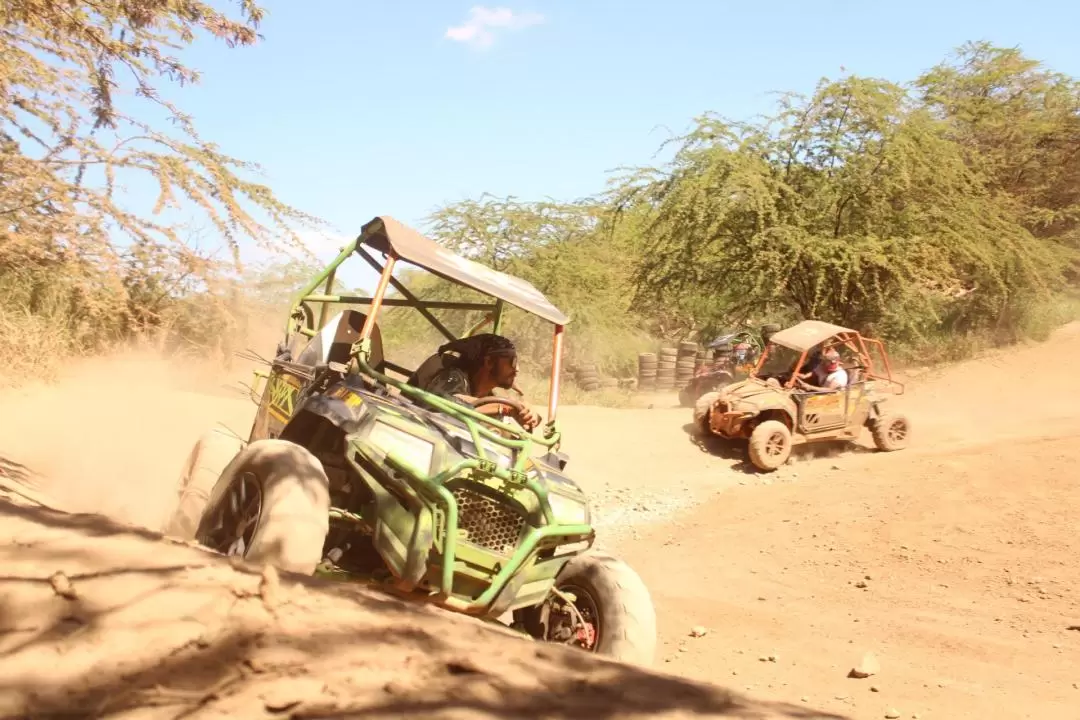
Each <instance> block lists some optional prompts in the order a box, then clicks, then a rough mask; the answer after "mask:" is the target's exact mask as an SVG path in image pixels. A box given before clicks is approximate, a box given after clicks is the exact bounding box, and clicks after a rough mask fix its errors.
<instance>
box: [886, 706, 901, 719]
mask: <svg viewBox="0 0 1080 720" xmlns="http://www.w3.org/2000/svg"><path fill="white" fill-rule="evenodd" d="M885 717H887V718H889V720H894V719H895V718H898V717H900V711H899V710H896V709H895V708H889V709H888V710H886V711H885Z"/></svg>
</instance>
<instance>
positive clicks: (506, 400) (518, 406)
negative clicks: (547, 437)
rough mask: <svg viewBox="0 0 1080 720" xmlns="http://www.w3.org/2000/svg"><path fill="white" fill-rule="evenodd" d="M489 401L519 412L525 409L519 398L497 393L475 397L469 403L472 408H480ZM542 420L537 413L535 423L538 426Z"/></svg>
mask: <svg viewBox="0 0 1080 720" xmlns="http://www.w3.org/2000/svg"><path fill="white" fill-rule="evenodd" d="M491 403H499V404H502V405H509V406H510V407H511V408H513V409H514V410H517V411H518V413H521V412H523V411H524V410H525V403H523V402H521V401H520V400H517V399H515V398H510V397H502V396H499V395H487V396H485V397H481V398H476V399H475V400H473V401H472V403H471V404H472V407H473V409H477V408H480V407H482V406H484V405H489V404H491ZM484 414H485V415H486V414H487V413H484ZM542 421H543V418H541V417H540V416H539V415H537V423H536V424H537V426H538V427H539V426H540V425H541V424H542Z"/></svg>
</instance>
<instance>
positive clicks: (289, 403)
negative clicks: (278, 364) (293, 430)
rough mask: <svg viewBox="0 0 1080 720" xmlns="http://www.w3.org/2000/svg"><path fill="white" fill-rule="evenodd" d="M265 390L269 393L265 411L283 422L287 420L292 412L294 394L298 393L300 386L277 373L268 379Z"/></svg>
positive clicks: (294, 400)
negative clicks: (267, 386)
mask: <svg viewBox="0 0 1080 720" xmlns="http://www.w3.org/2000/svg"><path fill="white" fill-rule="evenodd" d="M267 390H268V392H269V393H270V402H269V403H268V404H267V408H266V409H267V411H268V412H269V413H270V414H271V415H272V416H273V417H274V419H276V420H279V421H280V422H283V423H284V422H288V421H289V418H290V417H292V414H293V408H294V406H295V403H296V396H297V395H299V394H300V387H299V386H298V385H295V384H293V383H292V382H290V381H289V379H288V378H287V377H286V376H284V375H278V376H277V377H274V378H271V379H270V387H269V388H267Z"/></svg>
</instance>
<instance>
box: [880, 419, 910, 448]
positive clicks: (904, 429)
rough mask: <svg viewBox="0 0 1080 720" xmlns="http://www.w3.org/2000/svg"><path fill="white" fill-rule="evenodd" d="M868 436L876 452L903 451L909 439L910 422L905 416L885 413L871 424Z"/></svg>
mask: <svg viewBox="0 0 1080 720" xmlns="http://www.w3.org/2000/svg"><path fill="white" fill-rule="evenodd" d="M870 434H871V435H872V436H873V438H874V445H875V446H877V449H878V450H883V451H885V452H892V451H893V450H903V449H904V448H906V447H907V446H908V442H909V441H910V439H911V422H910V421H909V420H908V419H907V416H906V415H901V414H899V413H887V414H885V415H882V416H881V417H879V418H877V419H876V420H874V421H873V422H872V423H871V425H870Z"/></svg>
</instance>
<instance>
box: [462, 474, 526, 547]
mask: <svg viewBox="0 0 1080 720" xmlns="http://www.w3.org/2000/svg"><path fill="white" fill-rule="evenodd" d="M450 493H451V494H452V495H453V496H454V500H455V501H457V506H458V530H459V531H463V532H462V535H463V536H464V537H463V539H464V540H467V541H468V542H470V543H472V544H473V545H479V546H480V547H482V548H486V549H488V550H491V551H493V552H497V553H502V554H505V555H509V554H510V553H512V552H513V551H514V548H515V547H516V546H517V543H518V540H519V539H520V538H521V534H522V532H524V530H525V518H524V516H522V515H521V514H520V513H518V512H517V511H515V510H514V509H513V508H512V507H508V506H507V505H504V504H502V503H499V502H498V501H496V500H494V499H492V498H490V497H488V496H487V495H483V494H481V493H479V492H476V491H475V490H471V489H469V488H466V487H460V486H459V487H455V488H453V489H451V490H450Z"/></svg>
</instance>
